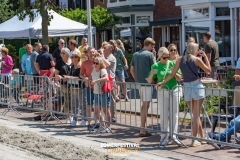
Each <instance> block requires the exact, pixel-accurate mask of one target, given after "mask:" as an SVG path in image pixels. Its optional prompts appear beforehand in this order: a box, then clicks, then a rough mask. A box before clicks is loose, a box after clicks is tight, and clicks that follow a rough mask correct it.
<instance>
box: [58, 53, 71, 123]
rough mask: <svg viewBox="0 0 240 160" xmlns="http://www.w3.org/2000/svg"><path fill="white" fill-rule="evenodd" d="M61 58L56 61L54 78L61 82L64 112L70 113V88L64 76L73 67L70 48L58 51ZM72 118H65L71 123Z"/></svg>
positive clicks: (67, 74)
mask: <svg viewBox="0 0 240 160" xmlns="http://www.w3.org/2000/svg"><path fill="white" fill-rule="evenodd" d="M60 55H61V57H62V59H61V60H58V61H57V64H56V67H55V68H56V69H55V76H56V80H58V81H60V83H61V91H62V93H63V96H64V113H70V111H71V102H70V90H69V88H68V86H67V80H66V79H64V76H69V75H70V72H71V69H72V67H73V64H72V60H71V58H70V50H69V49H68V48H62V49H61V53H60ZM71 121H72V119H71V118H70V117H69V118H67V119H66V123H71Z"/></svg>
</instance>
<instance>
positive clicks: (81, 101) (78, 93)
mask: <svg viewBox="0 0 240 160" xmlns="http://www.w3.org/2000/svg"><path fill="white" fill-rule="evenodd" d="M71 58H72V63H73V66H72V67H71V70H70V74H69V75H65V76H64V77H63V81H69V83H70V85H69V86H68V88H69V90H70V94H71V102H72V103H71V104H72V111H73V114H74V115H77V114H78V113H79V111H81V116H84V117H86V89H85V84H84V83H83V82H82V81H81V80H82V79H81V78H80V77H79V76H80V68H79V65H78V64H79V62H80V61H81V54H80V53H73V54H72V57H71ZM79 78H80V79H81V80H80V79H79ZM71 79H72V80H71ZM75 81H78V84H76V82H75ZM71 83H74V84H71ZM79 109H80V110H79ZM76 125H79V123H78V117H77V116H74V117H73V120H72V121H71V126H76ZM81 126H86V119H84V118H82V121H81Z"/></svg>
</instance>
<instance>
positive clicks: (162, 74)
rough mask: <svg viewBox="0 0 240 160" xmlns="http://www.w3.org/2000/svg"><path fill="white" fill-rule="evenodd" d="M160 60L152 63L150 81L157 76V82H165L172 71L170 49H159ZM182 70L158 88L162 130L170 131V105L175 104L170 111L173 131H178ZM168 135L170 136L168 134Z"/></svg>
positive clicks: (173, 64) (172, 63)
mask: <svg viewBox="0 0 240 160" xmlns="http://www.w3.org/2000/svg"><path fill="white" fill-rule="evenodd" d="M158 57H159V59H160V60H159V61H158V62H157V63H155V64H153V65H152V67H151V71H150V73H149V77H148V78H147V81H148V83H152V81H153V79H155V78H157V82H158V83H159V82H164V79H165V78H166V77H167V76H169V75H170V74H171V73H172V69H171V68H172V67H174V66H175V62H174V61H170V60H168V59H169V52H168V49H167V48H165V47H161V48H160V49H159V51H158ZM180 74H181V72H180V71H178V73H175V74H174V77H172V78H171V79H170V80H169V81H168V82H167V83H166V85H164V86H163V87H162V88H161V89H160V88H158V91H157V92H158V94H157V95H158V104H159V108H160V124H161V131H165V132H169V128H168V126H169V119H168V110H169V109H168V107H169V106H173V108H172V111H170V112H169V115H170V118H171V119H172V120H173V128H172V130H173V132H174V133H177V132H178V107H179V102H180V95H179V90H178V81H177V80H179V79H181V75H180ZM169 102H170V104H169ZM162 137H163V136H162ZM167 137H168V136H167ZM173 139H174V141H175V142H176V143H177V144H179V145H180V144H181V143H180V142H179V141H178V139H177V138H176V136H174V137H173ZM166 144H167V139H165V140H164V141H163V142H162V145H166Z"/></svg>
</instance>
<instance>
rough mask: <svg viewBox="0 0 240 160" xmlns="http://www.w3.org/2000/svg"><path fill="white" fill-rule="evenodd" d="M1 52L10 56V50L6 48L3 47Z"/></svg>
mask: <svg viewBox="0 0 240 160" xmlns="http://www.w3.org/2000/svg"><path fill="white" fill-rule="evenodd" d="M1 52H4V53H5V54H6V55H8V49H7V48H6V47H2V49H1Z"/></svg>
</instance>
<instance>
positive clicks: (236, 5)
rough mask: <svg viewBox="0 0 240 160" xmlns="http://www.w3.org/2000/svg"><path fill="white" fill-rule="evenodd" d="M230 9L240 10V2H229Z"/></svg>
mask: <svg viewBox="0 0 240 160" xmlns="http://www.w3.org/2000/svg"><path fill="white" fill-rule="evenodd" d="M229 8H240V2H239V1H238V2H237V1H236V2H229Z"/></svg>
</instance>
